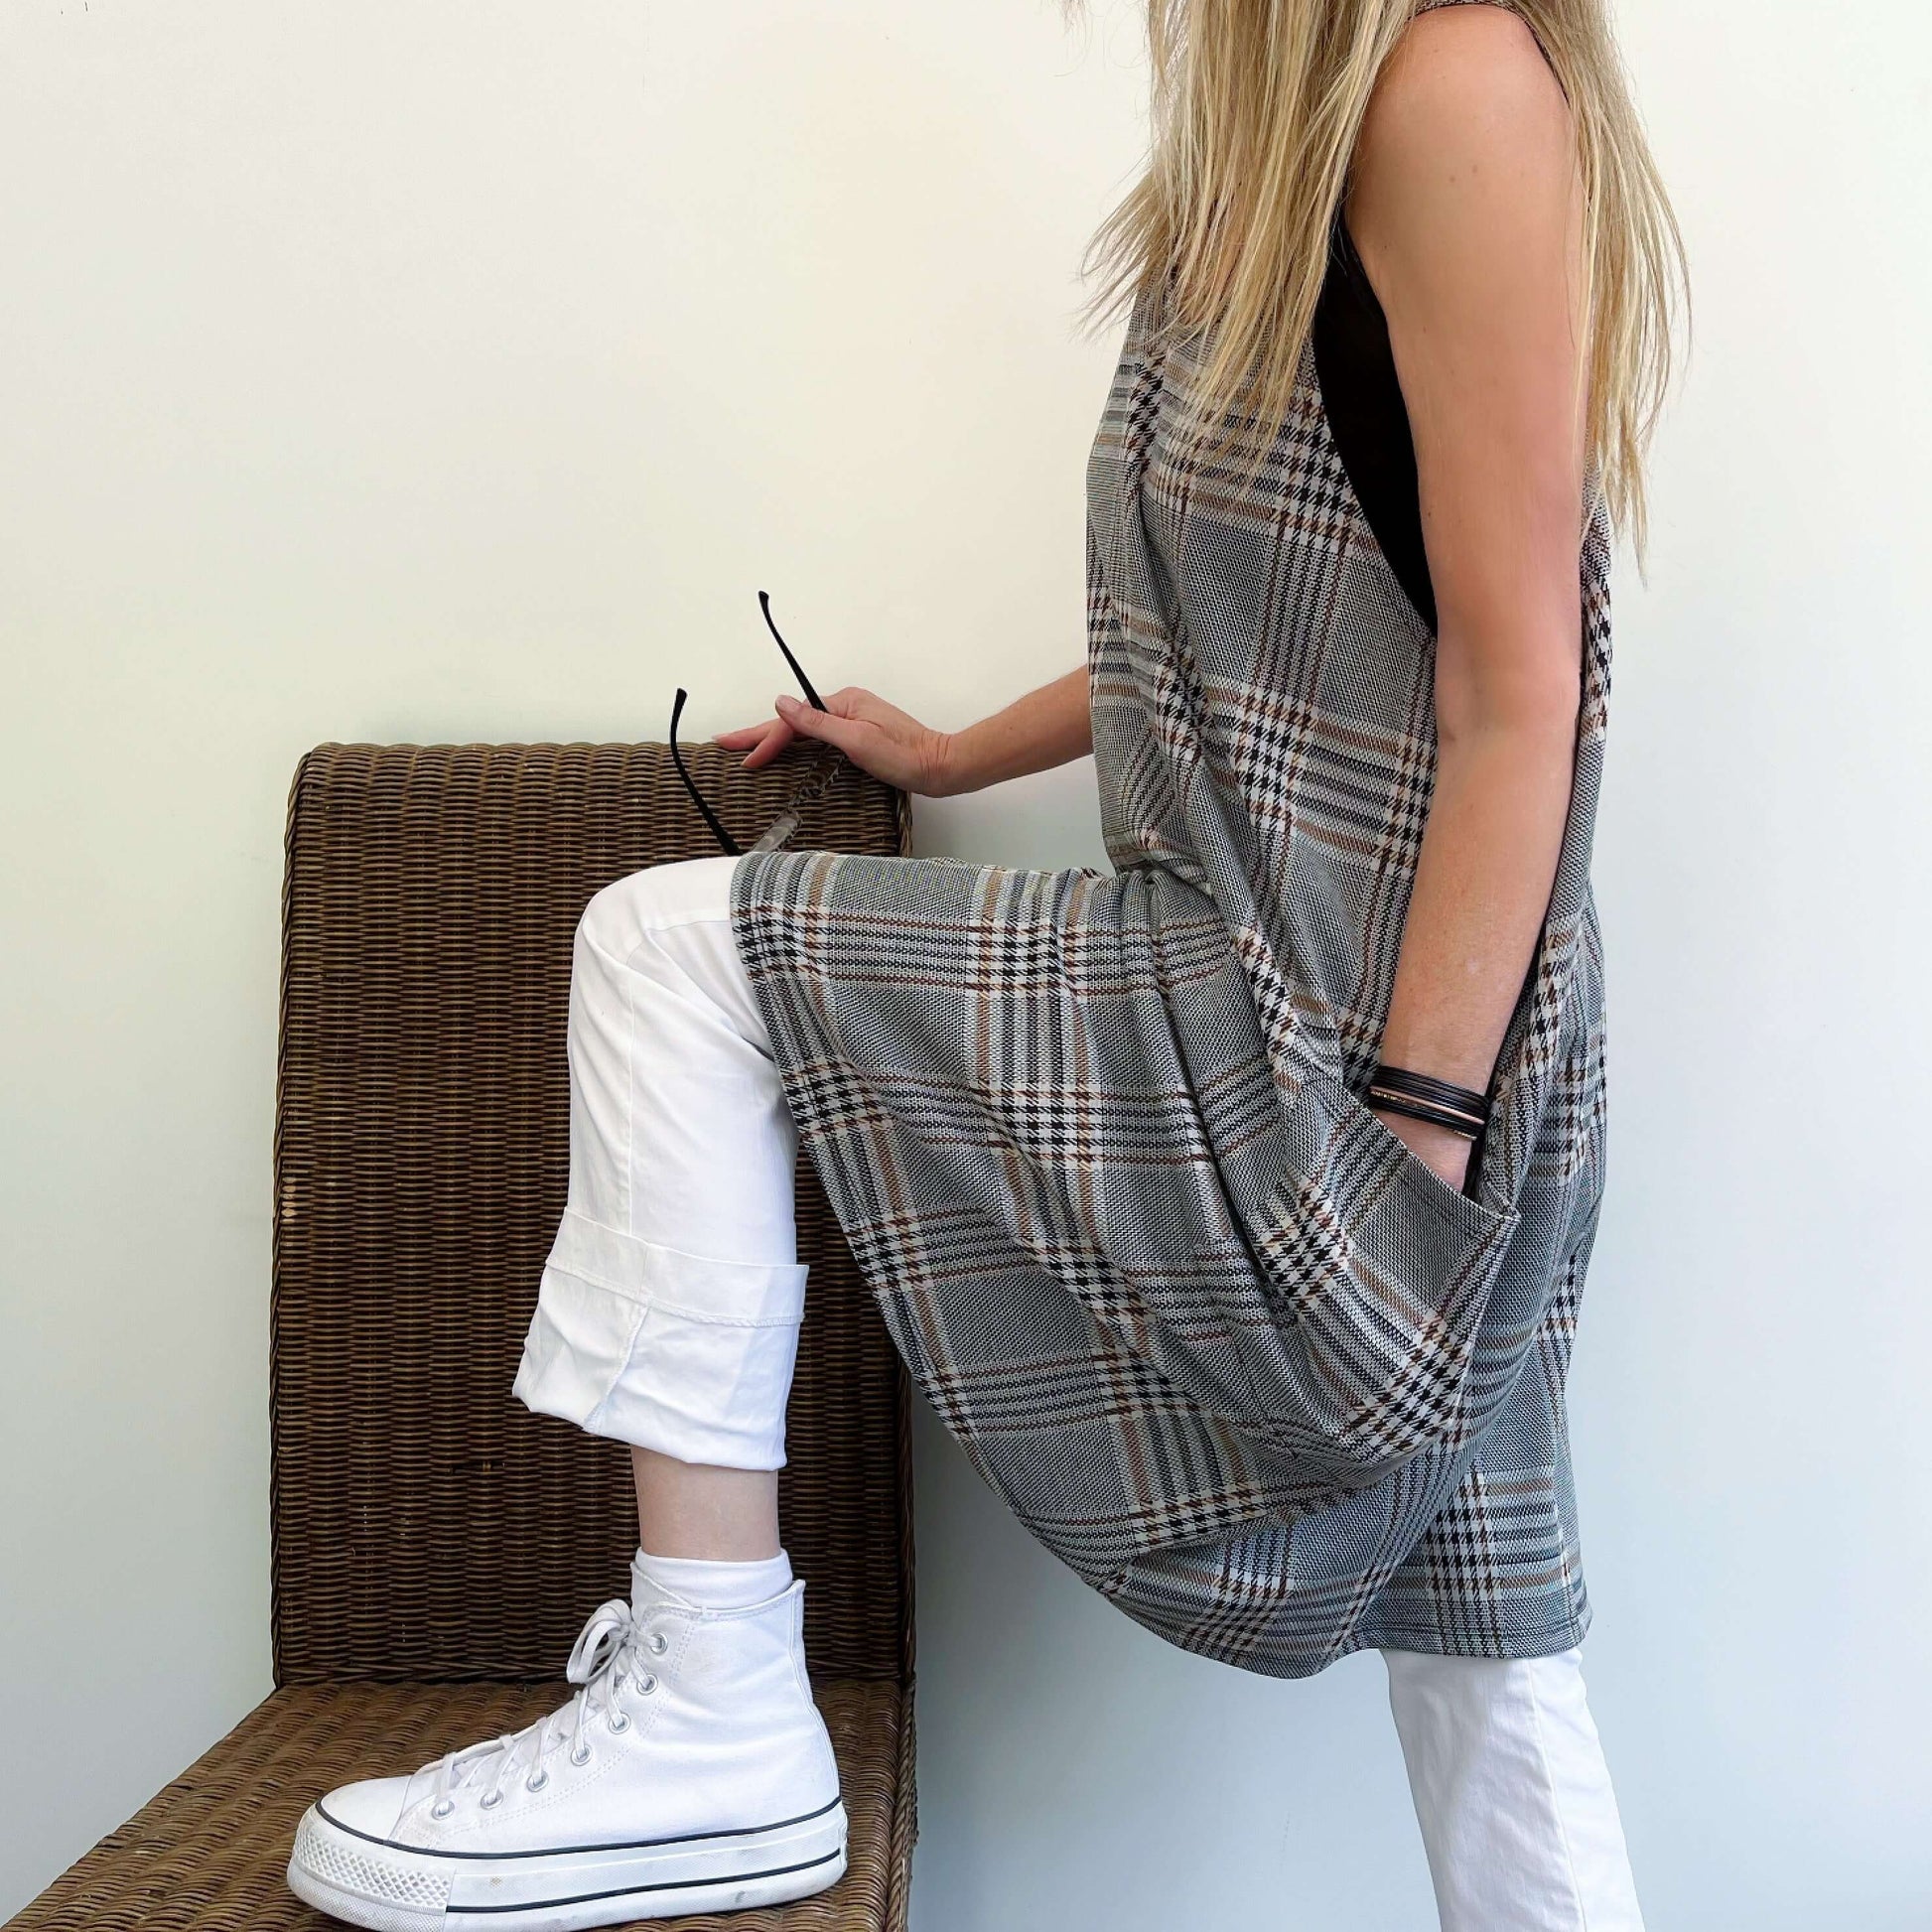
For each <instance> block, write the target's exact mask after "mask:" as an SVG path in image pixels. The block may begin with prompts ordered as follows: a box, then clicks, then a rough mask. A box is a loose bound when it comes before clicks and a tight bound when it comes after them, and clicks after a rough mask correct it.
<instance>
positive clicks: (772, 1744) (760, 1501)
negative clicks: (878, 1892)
mask: <svg viewBox="0 0 1932 1932" xmlns="http://www.w3.org/2000/svg"><path fill="white" fill-rule="evenodd" d="M731 871H732V862H731V861H730V860H699V861H696V862H694V863H692V864H690V865H684V866H664V867H659V868H657V869H656V870H654V871H652V872H647V873H640V874H638V875H636V876H635V877H634V878H631V879H627V880H622V881H620V882H619V883H618V884H617V885H616V886H613V887H611V888H609V889H608V890H607V891H605V892H603V893H600V894H599V895H598V896H597V897H596V898H595V899H593V900H592V902H591V905H590V907H589V909H588V910H587V911H586V913H585V915H584V919H583V922H582V924H581V925H580V927H579V930H578V935H577V949H576V954H575V958H574V962H573V972H572V981H571V1007H570V1038H569V1047H570V1075H571V1150H570V1193H569V1200H568V1204H567V1206H566V1208H565V1212H564V1217H563V1225H562V1226H561V1227H560V1228H559V1230H558V1233H557V1239H556V1242H555V1244H554V1246H553V1247H552V1249H551V1253H550V1258H549V1261H548V1263H547V1264H546V1266H545V1268H544V1273H543V1281H542V1285H541V1287H540V1290H539V1293H538V1298H537V1308H536V1312H535V1315H534V1316H533V1318H532V1320H531V1323H530V1330H529V1333H528V1335H527V1337H526V1339H525V1343H524V1350H523V1360H522V1362H521V1364H520V1366H519V1368H518V1370H517V1376H516V1384H515V1392H516V1394H517V1395H518V1396H519V1397H521V1399H522V1400H523V1401H524V1402H525V1403H526V1404H528V1405H529V1406H530V1407H531V1408H532V1409H536V1410H539V1411H542V1412H545V1413H548V1414H552V1415H557V1416H562V1417H565V1418H567V1419H568V1420H570V1421H572V1422H575V1423H577V1424H579V1425H580V1426H581V1427H583V1428H585V1429H587V1430H590V1431H592V1432H594V1433H596V1434H599V1435H603V1436H609V1437H615V1438H616V1439H617V1440H619V1441H621V1442H624V1443H627V1444H629V1445H630V1446H631V1454H632V1460H633V1467H634V1471H635V1475H636V1487H637V1506H638V1520H639V1528H640V1548H639V1550H638V1552H637V1555H636V1558H635V1559H634V1561H633V1563H632V1565H631V1597H630V1601H629V1602H628V1603H624V1602H622V1601H621V1600H614V1601H612V1602H609V1603H606V1604H604V1605H602V1606H601V1607H600V1608H599V1609H598V1610H596V1611H595V1612H594V1613H593V1614H592V1616H591V1619H590V1621H589V1622H588V1623H587V1624H586V1625H585V1627H584V1631H583V1634H582V1635H581V1636H580V1637H579V1638H578V1641H577V1646H576V1648H575V1650H573V1652H572V1654H571V1658H570V1665H569V1672H568V1675H569V1677H570V1681H571V1682H572V1684H574V1685H576V1686H577V1687H579V1688H578V1690H577V1694H576V1696H575V1697H574V1698H573V1699H571V1701H570V1702H569V1703H568V1704H566V1705H565V1706H564V1707H563V1708H562V1709H561V1710H558V1711H555V1712H552V1713H551V1714H550V1715H549V1716H548V1717H546V1718H541V1719H539V1720H538V1721H537V1722H536V1723H535V1724H533V1725H529V1726H527V1727H526V1728H525V1729H524V1730H522V1731H519V1732H515V1733H513V1734H511V1735H509V1736H505V1737H498V1738H493V1739H488V1740H485V1741H484V1742H483V1743H480V1744H474V1745H471V1746H469V1747H468V1748H467V1749H464V1750H459V1751H454V1752H451V1753H450V1754H449V1755H448V1756H446V1757H443V1758H440V1759H438V1760H437V1761H436V1762H434V1763H432V1764H428V1765H425V1766H424V1767H423V1768H422V1769H421V1770H420V1771H418V1772H416V1773H415V1774H414V1775H413V1776H408V1777H388V1778H370V1779H364V1780H362V1781H361V1782H359V1783H356V1784H351V1785H345V1786H344V1787H343V1788H342V1789H341V1790H339V1791H333V1792H331V1793H329V1794H328V1796H327V1797H325V1798H324V1799H322V1800H321V1801H320V1802H319V1803H318V1804H316V1805H314V1806H312V1807H311V1808H310V1810H309V1813H308V1815H307V1816H306V1817H305V1818H304V1819H303V1821H302V1824H301V1826H300V1828H299V1830H298V1832H297V1836H296V1843H295V1848H294V1852H293V1855H292V1857H291V1859H290V1862H289V1882H290V1884H291V1885H292V1886H293V1887H294V1889H295V1890H296V1891H297V1892H298V1893H299V1894H300V1896H302V1897H303V1898H305V1899H307V1900H308V1901H309V1902H310V1903H311V1904H314V1905H317V1906H320V1907H321V1908H322V1909H323V1910H325V1911H328V1912H331V1913H334V1914H335V1915H336V1916H337V1917H339V1918H345V1919H347V1920H349V1921H350V1922H351V1923H353V1924H357V1925H363V1926H368V1927H371V1928H374V1929H375V1932H447V1928H448V1927H450V1926H454V1925H458V1924H469V1923H473V1922H475V1920H474V1919H473V1917H472V1915H473V1914H477V1913H484V1914H487V1915H488V1922H489V1924H490V1925H491V1926H492V1927H493V1928H495V1932H566V1928H570V1932H576V1929H577V1928H581V1927H588V1926H593V1925H601V1924H607V1923H609V1924H616V1923H628V1922H631V1921H634V1920H638V1919H648V1918H655V1917H659V1916H680V1917H681V1916H683V1915H684V1914H686V1913H705V1912H714V1911H723V1910H727V1909H730V1908H733V1907H737V1906H759V1905H773V1904H780V1903H783V1902H785V1901H787V1900H789V1899H794V1898H802V1897H806V1896H809V1895H810V1894H811V1893H814V1892H817V1891H821V1890H823V1889H824V1888H825V1887H826V1886H827V1885H829V1884H831V1883H833V1882H834V1881H835V1880H836V1879H837V1878H838V1877H839V1876H840V1875H841V1873H842V1872H843V1871H844V1869H845V1836H846V1821H845V1811H844V1807H843V1806H842V1804H841V1803H840V1799H839V1784H838V1767H837V1764H836V1762H835V1761H834V1758H833V1755H832V1746H831V1740H830V1738H829V1737H828V1735H827V1734H826V1729H825V1725H824V1722H823V1720H822V1719H821V1718H820V1716H819V1713H818V1710H817V1707H816V1706H815V1705H814V1703H813V1701H812V1695H811V1689H810V1685H809V1682H808V1680H807V1677H806V1673H805V1662H804V1646H803V1608H802V1603H801V1591H802V1589H803V1586H802V1585H800V1584H798V1583H796V1582H795V1581H794V1580H793V1578H792V1575H791V1567H790V1564H789V1562H788V1561H787V1559H786V1558H785V1556H784V1553H783V1552H782V1551H781V1550H780V1549H779V1548H778V1529H777V1502H776V1497H777V1474H776V1471H777V1469H778V1467H779V1465H780V1464H781V1463H782V1462H783V1460H784V1411H785V1401H786V1398H787V1396H788V1394H789V1391H790V1386H791V1371H792V1364H793V1361H794V1359H795V1356H796V1352H797V1344H798V1328H799V1322H800V1317H801V1314H802V1311H803V1303H804V1284H805V1271H804V1269H803V1268H802V1267H801V1266H799V1264H798V1261H797V1256H796V1251H795V1247H794V1238H793V1227H792V1191H791V1187H792V1164H793V1159H794V1155H795V1152H796V1141H795V1136H794V1131H793V1128H792V1124H791V1117H790V1114H789V1112H788V1111H787V1109H786V1106H785V1101H784V1093H783V1090H782V1086H781V1084H780V1082H779V1081H778V1078H777V1075H776V1071H775V1069H774V1068H773V1066H772V1064H771V1060H770V1056H769V1053H768V1050H767V1049H766V1046H765V1044H764V1033H763V1028H762V1025H761V1023H760V1022H759V1016H758V1013H757V1011H756V1007H755V1003H754V1001H753V998H752V994H751V989H750V986H749V984H748V983H747V981H746V980H745V978H744V975H743V973H742V971H741V970H740V969H739V966H738V959H737V951H736V947H735V945H734V944H733V941H732V936H731V927H730V907H729V887H730V880H731Z"/></svg>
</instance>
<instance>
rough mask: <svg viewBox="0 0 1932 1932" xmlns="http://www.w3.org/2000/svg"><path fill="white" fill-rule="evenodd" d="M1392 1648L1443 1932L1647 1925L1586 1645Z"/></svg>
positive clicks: (1392, 1677) (1401, 1723) (1606, 1929)
mask: <svg viewBox="0 0 1932 1932" xmlns="http://www.w3.org/2000/svg"><path fill="white" fill-rule="evenodd" d="M1382 1655H1383V1661H1384V1662H1385V1663H1386V1664H1387V1665H1388V1667H1389V1703H1390V1706H1391V1708H1392V1709H1393V1710H1394V1712H1395V1724H1396V1729H1397V1731H1398V1732H1399V1733H1400V1735H1401V1738H1402V1754H1403V1757H1404V1758H1405V1759H1406V1760H1407V1763H1408V1766H1409V1788H1410V1790H1411V1792H1412V1793H1413V1794H1414V1796H1415V1801H1416V1818H1417V1821H1418V1822H1419V1823H1420V1824H1421V1826H1422V1836H1423V1844H1424V1846H1425V1847H1426V1848H1427V1850H1428V1853H1429V1869H1430V1873H1431V1875H1432V1876H1433V1877H1434V1879H1435V1881H1436V1904H1437V1910H1438V1911H1439V1913H1440V1914H1441V1917H1442V1922H1443V1932H1642V1926H1643V1918H1642V1915H1641V1914H1640V1913H1639V1911H1638V1909H1637V1891H1636V1885H1635V1883H1634V1881H1633V1880H1632V1878H1631V1875H1630V1860H1629V1856H1628V1854H1627V1853H1626V1852H1625V1850H1624V1846H1623V1825H1622V1821H1621V1820H1620V1819H1619V1818H1618V1817H1617V1810H1616V1797H1615V1794H1614V1793H1613V1792H1612V1791H1611V1789H1610V1774H1609V1769H1608V1767H1607V1766H1606V1765H1605V1763H1604V1762H1603V1747H1602V1745H1601V1743H1600V1742H1599V1741H1598V1739H1597V1735H1596V1725H1595V1723H1594V1721H1593V1720H1592V1719H1591V1717H1590V1715H1589V1707H1588V1705H1587V1702H1586V1701H1585V1697H1584V1674H1583V1662H1582V1657H1581V1655H1580V1653H1579V1652H1578V1651H1576V1650H1566V1651H1564V1652H1563V1653H1562V1655H1560V1656H1556V1657H1535V1658H1506V1659H1505V1658H1486V1657H1432V1656H1425V1655H1422V1654H1420V1653H1418V1652H1415V1651H1408V1650H1388V1651H1384V1652H1383V1653H1382Z"/></svg>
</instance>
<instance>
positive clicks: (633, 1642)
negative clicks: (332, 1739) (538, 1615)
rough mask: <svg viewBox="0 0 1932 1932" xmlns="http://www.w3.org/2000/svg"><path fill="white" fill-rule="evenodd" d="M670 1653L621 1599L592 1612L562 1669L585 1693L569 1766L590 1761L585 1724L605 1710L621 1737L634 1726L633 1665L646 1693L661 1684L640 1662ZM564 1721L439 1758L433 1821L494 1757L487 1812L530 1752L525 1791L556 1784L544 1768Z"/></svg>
mask: <svg viewBox="0 0 1932 1932" xmlns="http://www.w3.org/2000/svg"><path fill="white" fill-rule="evenodd" d="M664 1648H665V1643H664V1639H663V1638H662V1637H661V1636H658V1635H655V1634H653V1635H651V1636H649V1637H646V1635H645V1633H644V1630H643V1628H642V1626H641V1625H640V1624H639V1623H638V1622H637V1620H636V1619H635V1618H634V1617H633V1616H632V1615H631V1611H630V1605H629V1604H628V1603H626V1602H625V1601H624V1600H623V1598H622V1597H621V1596H614V1597H612V1598H611V1600H610V1601H609V1602H608V1603H600V1604H599V1605H598V1606H597V1608H596V1609H594V1610H593V1611H592V1612H591V1615H590V1620H589V1621H588V1622H587V1623H586V1624H585V1625H584V1627H583V1629H582V1630H581V1631H579V1632H578V1635H577V1641H576V1643H575V1644H573V1645H572V1646H571V1652H570V1662H569V1663H568V1664H567V1665H566V1666H565V1667H564V1675H565V1677H566V1678H568V1679H569V1681H570V1682H571V1683H573V1684H576V1685H580V1686H581V1687H582V1688H581V1689H580V1690H579V1691H578V1693H577V1695H576V1696H575V1697H574V1698H572V1699H571V1701H570V1704H569V1705H568V1707H566V1708H567V1710H568V1711H569V1712H570V1713H571V1725H570V1732H569V1735H570V1761H571V1762H572V1763H573V1764H586V1763H588V1762H589V1761H590V1747H589V1746H588V1744H586V1743H585V1741H584V1726H585V1725H586V1724H587V1723H588V1722H589V1721H590V1720H591V1719H592V1718H593V1717H595V1716H597V1715H598V1714H599V1713H600V1712H603V1711H609V1712H610V1714H611V1728H612V1729H613V1730H619V1731H621V1730H627V1729H628V1728H629V1727H630V1720H629V1718H628V1717H627V1716H625V1715H624V1713H623V1712H622V1711H621V1709H620V1708H619V1705H618V1692H619V1691H620V1690H621V1688H622V1686H623V1678H624V1673H625V1672H626V1671H627V1670H629V1669H630V1668H631V1666H632V1665H633V1664H634V1665H636V1666H637V1667H638V1677H637V1689H638V1690H639V1691H640V1692H649V1691H652V1690H655V1689H656V1687H657V1680H656V1678H655V1677H653V1676H652V1675H651V1674H650V1673H649V1671H647V1670H645V1669H644V1668H643V1667H642V1658H643V1654H644V1652H645V1651H646V1650H647V1649H648V1650H649V1651H651V1652H652V1654H661V1653H662V1651H663V1650H664ZM564 1715H565V1713H564V1712H563V1711H552V1712H551V1713H550V1714H549V1715H548V1716H547V1717H542V1718H539V1719H538V1720H537V1721H536V1723H535V1724H533V1725H525V1726H524V1727H523V1728H522V1729H521V1730H512V1731H506V1732H505V1733H504V1734H503V1735H502V1736H501V1737H491V1738H489V1739H488V1740H487V1741H486V1742H484V1743H481V1744H470V1745H467V1746H466V1747H465V1748H464V1749H462V1750H458V1751H451V1752H450V1753H449V1754H448V1755H447V1756H445V1757H440V1758H438V1759H437V1761H436V1764H435V1767H434V1768H435V1771H436V1786H435V1791H436V1798H435V1802H434V1804H432V1805H431V1807H430V1811H431V1815H432V1816H433V1817H436V1818H447V1817H448V1816H449V1815H450V1813H451V1811H452V1810H454V1809H455V1806H456V1798H455V1795H454V1794H455V1793H456V1791H457V1790H458V1789H459V1788H460V1787H461V1786H463V1785H464V1784H465V1783H466V1782H467V1781H468V1780H469V1779H470V1777H471V1776H472V1774H473V1773H475V1772H479V1771H481V1770H482V1768H483V1765H484V1763H485V1762H488V1761H490V1760H492V1759H493V1760H494V1761H493V1766H492V1769H491V1774H490V1779H489V1784H488V1786H487V1788H486V1789H485V1790H484V1791H483V1799H482V1802H483V1809H484V1810H485V1811H487V1810H489V1809H490V1808H491V1807H493V1806H494V1805H495V1804H496V1803H497V1801H498V1800H499V1799H500V1798H501V1797H502V1795H503V1786H504V1784H505V1782H506V1781H507V1780H508V1778H509V1777H510V1775H511V1773H512V1771H513V1770H514V1768H515V1766H516V1765H517V1763H518V1761H519V1759H521V1758H523V1757H524V1756H525V1755H526V1753H525V1747H526V1746H527V1747H528V1749H527V1760H528V1772H527V1775H526V1776H525V1777H524V1780H523V1788H524V1789H525V1790H526V1791H541V1790H542V1789H543V1787H544V1786H545V1785H546V1784H548V1783H549V1781H550V1773H549V1772H548V1771H547V1770H546V1769H545V1768H544V1764H543V1759H544V1756H545V1754H546V1753H547V1752H548V1751H550V1750H551V1749H553V1748H554V1747H555V1746H556V1745H558V1744H560V1743H561V1742H562V1741H563V1738H564V1730H563V1718H564ZM425 1768H426V1769H427V1768H429V1767H427V1766H426V1767H425Z"/></svg>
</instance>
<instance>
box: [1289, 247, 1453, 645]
mask: <svg viewBox="0 0 1932 1932" xmlns="http://www.w3.org/2000/svg"><path fill="white" fill-rule="evenodd" d="M1311 342H1312V345H1313V348H1314V368H1315V375H1316V377H1317V379H1318V380H1319V381H1320V384H1321V401H1322V406H1323V407H1324V408H1325V409H1326V411H1327V415H1328V428H1329V431H1330V433H1331V434H1332V435H1333V437H1334V440H1335V451H1336V454H1337V455H1338V456H1339V457H1340V458H1341V467H1342V468H1343V469H1344V470H1345V471H1347V473H1348V481H1349V483H1352V484H1353V485H1354V489H1355V494H1356V496H1357V497H1358V498H1359V499H1360V501H1361V505H1362V511H1363V514H1364V515H1365V516H1366V517H1367V518H1368V526H1369V528H1370V529H1371V530H1373V531H1374V532H1375V540H1376V541H1377V542H1378V543H1379V544H1380V545H1381V546H1382V552H1383V555H1384V556H1386V557H1387V558H1388V560H1389V564H1390V567H1391V568H1392V569H1393V570H1394V572H1395V575H1396V581H1397V582H1398V583H1400V584H1401V586H1402V588H1403V589H1404V590H1405V591H1406V592H1407V593H1408V594H1409V601H1410V603H1412V604H1413V605H1414V606H1415V607H1416V609H1417V610H1418V611H1419V612H1420V613H1421V614H1422V618H1423V621H1424V622H1425V623H1427V624H1428V625H1429V627H1430V629H1431V630H1432V631H1433V630H1434V629H1435V628H1436V590H1435V586H1434V585H1433V584H1432V583H1431V581H1430V576H1429V559H1428V556H1427V555H1426V554H1425V552H1424V550H1423V541H1422V502H1421V497H1420V495H1419V493H1418V490H1417V484H1416V446H1415V443H1414V440H1413V439H1412V438H1411V436H1410V432H1409V411H1408V409H1407V407H1406V406H1405V405H1404V403H1403V400H1402V385H1401V383H1400V382H1398V381H1397V380H1396V372H1395V355H1394V353H1393V351H1392V350H1391V349H1390V347H1389V325H1388V320H1387V318H1386V317H1385V316H1384V315H1383V313H1382V305H1381V303H1380V302H1379V301H1377V300H1376V295H1375V290H1374V289H1373V287H1371V286H1370V283H1369V279H1368V271H1367V269H1365V268H1364V267H1363V266H1362V258H1361V256H1360V255H1358V254H1357V253H1356V252H1355V242H1354V238H1353V236H1351V235H1350V234H1349V232H1348V223H1347V221H1346V220H1345V219H1344V218H1343V216H1342V214H1341V212H1340V210H1339V209H1338V210H1337V211H1336V214H1335V223H1334V227H1333V230H1332V231H1331V234H1330V238H1329V244H1328V272H1327V274H1326V275H1325V277H1324V278H1323V280H1322V284H1321V294H1320V297H1319V299H1318V300H1317V302H1316V304H1315V311H1314V327H1313V330H1312V334H1311Z"/></svg>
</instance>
